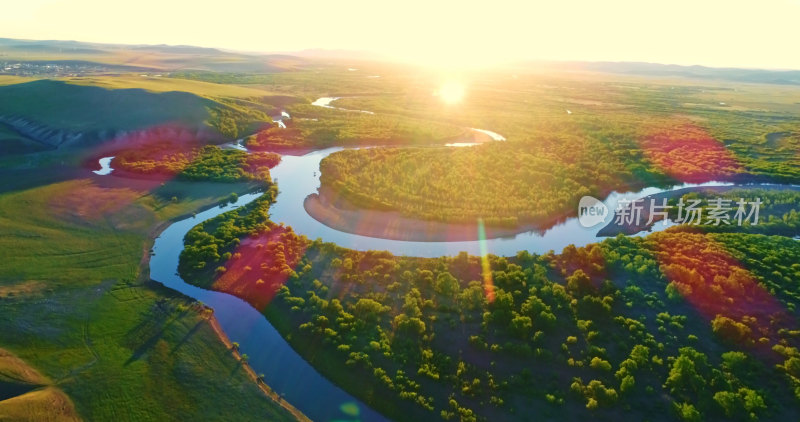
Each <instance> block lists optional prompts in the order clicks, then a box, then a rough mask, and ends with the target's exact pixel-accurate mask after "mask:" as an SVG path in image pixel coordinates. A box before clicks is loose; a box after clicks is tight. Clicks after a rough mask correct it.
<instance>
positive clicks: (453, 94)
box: [438, 81, 465, 104]
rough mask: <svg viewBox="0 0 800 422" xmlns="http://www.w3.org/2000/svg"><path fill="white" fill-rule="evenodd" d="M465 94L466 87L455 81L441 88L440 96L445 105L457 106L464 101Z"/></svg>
mask: <svg viewBox="0 0 800 422" xmlns="http://www.w3.org/2000/svg"><path fill="white" fill-rule="evenodd" d="M464 93H465V92H464V85H462V84H460V83H458V82H455V81H450V82H447V83H445V84H444V85H442V87H441V88H439V92H438V95H439V98H441V99H442V101H444V102H445V104H456V103H460V102H461V100H463V99H464Z"/></svg>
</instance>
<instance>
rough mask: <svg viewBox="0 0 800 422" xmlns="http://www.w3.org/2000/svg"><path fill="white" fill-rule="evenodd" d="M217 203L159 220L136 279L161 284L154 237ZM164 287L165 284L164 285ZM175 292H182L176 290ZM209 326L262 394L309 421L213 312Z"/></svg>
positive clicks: (144, 247) (300, 418) (151, 233)
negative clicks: (246, 356)
mask: <svg viewBox="0 0 800 422" xmlns="http://www.w3.org/2000/svg"><path fill="white" fill-rule="evenodd" d="M257 190H258V189H251V190H250V192H255V191H257ZM218 206H219V204H209V205H208V206H205V207H201V208H199V209H197V211H195V212H193V213H187V214H183V215H180V216H177V217H174V218H171V219H169V220H166V221H162V222H160V223H159V224H158V225H156V226H155V227H154V228H153V229H151V231H150V232H149V233H148V238H147V239H148V240H147V242H146V243H145V244H144V246H143V250H142V259H141V261H140V264H139V265H140V270H139V279H138V280H137V281H138V282H139V283H157V284H159V285H163V283H161V282H159V281H158V280H153V279H152V278H151V277H150V258H151V256H152V254H151V251H152V250H153V245H154V243H155V239H156V238H158V237H159V236H160V235H161V233H163V232H164V230H166V229H167V228H168V227H169V226H171V225H172V224H173V223H175V222H177V221H181V220H185V219H186V218H189V217H192V216H193V215H196V214H199V213H201V212H203V211H207V210H209V209H212V208H215V207H218ZM165 287H166V286H165ZM176 294H182V293H180V292H177V291H176ZM207 321H208V324H209V327H210V328H211V329H212V330H213V331H214V333H215V334H216V336H217V338H218V339H219V341H220V343H222V344H223V345H224V346H225V348H226V349H227V350H229V351H230V353H231V355H232V356H233V357H234V358H235V359H237V360H238V361H239V362H240V363H241V365H242V369H244V371H245V373H246V374H247V375H248V377H249V378H250V379H251V380H252V381H253V383H254V384H256V386H258V388H259V389H260V390H261V391H262V392H263V393H264V395H265V396H266V397H267V398H268V399H270V400H272V401H273V402H275V403H276V404H277V405H279V406H280V407H282V408H283V409H284V410H286V411H287V412H289V413H290V414H291V415H292V416H293V417H294V418H295V419H296V420H298V421H301V422H310V421H311V419H310V418H308V417H307V416H306V415H305V414H303V412H301V411H300V410H298V409H297V408H296V407H294V406H293V405H292V404H291V403H289V402H288V401H286V400H285V399H284V398H283V397H281V396H280V395H279V394H277V393H276V392H275V391H274V390H273V389H272V388H270V387H269V385H267V384H266V382H265V381H263V380H262V381H259V377H258V375H257V374H256V371H255V370H254V369H253V368H252V367H251V366H250V364H249V363H248V362H246V361H242V356H241V353H240V352H239V351H238V350H234V348H233V343H232V342H231V340H230V338H229V337H228V335H227V334H226V333H225V331H224V330H223V328H222V326H221V325H220V322H219V320H217V318H216V316H214V315H213V314H212V315H210V316H209V317H208V318H207Z"/></svg>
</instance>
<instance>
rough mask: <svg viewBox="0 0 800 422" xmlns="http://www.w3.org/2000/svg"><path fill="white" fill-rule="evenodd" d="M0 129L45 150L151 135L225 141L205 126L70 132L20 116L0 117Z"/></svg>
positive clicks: (161, 126)
mask: <svg viewBox="0 0 800 422" xmlns="http://www.w3.org/2000/svg"><path fill="white" fill-rule="evenodd" d="M0 126H5V127H7V128H9V129H11V130H12V131H14V132H17V133H18V134H20V135H22V136H24V137H25V138H27V139H29V140H30V141H33V142H36V143H38V144H40V145H42V146H43V147H44V148H46V149H57V148H65V147H89V146H95V145H98V144H100V143H106V142H112V141H115V140H121V139H129V138H132V139H138V138H142V137H151V136H153V133H154V132H157V133H158V135H159V136H161V137H169V138H175V139H185V138H187V137H191V138H192V139H196V140H200V141H205V142H222V141H224V140H226V139H227V138H224V137H222V136H221V135H220V134H219V133H218V132H217V131H216V130H214V129H213V128H211V127H210V126H208V125H207V124H203V125H200V126H198V127H188V126H186V125H169V124H167V125H160V126H155V127H149V128H142V129H137V130H119V129H93V130H85V131H70V130H65V129H60V128H54V127H50V126H47V125H44V124H41V123H39V122H36V121H33V120H31V119H28V118H26V117H22V116H8V115H2V114H0Z"/></svg>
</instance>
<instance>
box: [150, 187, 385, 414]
mask: <svg viewBox="0 0 800 422" xmlns="http://www.w3.org/2000/svg"><path fill="white" fill-rule="evenodd" d="M260 195H261V194H260V193H251V194H246V195H241V196H240V197H239V200H238V201H237V202H236V203H235V204H227V205H225V206H221V207H215V208H211V209H208V210H206V211H203V212H201V213H198V214H197V215H196V216H194V217H189V218H186V219H183V220H180V221H178V222H175V223H172V224H171V225H170V226H169V227H167V229H166V230H164V231H163V232H162V233H161V235H160V236H158V237H157V238H156V240H155V244H154V245H153V253H152V256H151V257H150V278H152V279H153V280H156V281H159V282H161V283H162V284H163V285H165V286H167V287H169V288H171V289H174V290H177V291H179V292H181V293H183V294H185V295H187V296H189V297H192V298H194V299H196V300H198V301H201V302H203V303H205V304H206V305H208V306H210V307H212V308H213V309H214V315H215V316H216V318H217V320H218V321H219V324H220V326H221V327H222V329H223V330H225V333H226V334H227V335H228V337H229V338H230V339H231V341H235V342H238V343H239V344H240V350H241V352H242V353H246V354H247V355H248V356H249V357H250V360H249V363H250V366H251V367H253V369H254V370H255V371H256V372H259V373H263V374H264V380H265V382H266V384H267V385H269V386H270V388H272V389H273V390H274V391H275V392H277V393H278V394H280V395H282V396H283V397H284V398H285V399H286V400H288V401H289V403H291V404H292V405H293V406H295V407H296V408H298V409H299V410H300V411H301V412H303V413H304V414H305V415H306V416H308V417H309V418H311V419H312V420H314V421H333V420H349V419H351V418H352V417H353V414H352V410H350V409H353V408H357V409H358V419H360V420H362V421H383V420H386V418H384V417H383V416H381V415H380V414H379V413H377V412H375V411H374V410H372V409H370V408H369V407H367V406H366V405H364V404H363V403H362V402H360V401H359V400H357V399H355V398H353V397H352V396H351V395H349V394H348V393H346V392H345V391H344V390H342V389H341V388H339V387H337V386H336V385H334V384H333V383H331V382H330V381H328V380H327V379H326V378H325V377H323V376H322V375H320V374H319V373H318V372H317V371H316V370H315V369H314V368H313V367H312V366H311V365H310V364H309V363H308V362H306V361H305V360H304V359H303V358H302V357H300V355H298V354H297V352H295V351H294V349H292V347H291V346H290V345H289V344H288V343H287V342H286V340H284V339H283V337H281V335H280V334H279V333H278V331H277V330H275V328H274V327H273V326H272V325H271V324H270V323H269V321H267V319H266V318H265V317H264V315H262V314H261V313H260V312H259V311H257V310H256V309H255V308H253V307H252V306H250V304H248V303H247V302H245V301H243V300H241V299H239V298H237V297H235V296H232V295H229V294H227V293H221V292H215V291H211V290H206V289H202V288H200V287H196V286H192V285H190V284H188V283H186V282H185V281H183V279H181V277H180V276H179V275H178V258H179V257H180V254H181V251H182V250H183V238H184V236H185V235H186V233H187V232H188V231H189V230H190V229H191V228H192V227H194V226H196V225H197V224H199V223H201V222H203V221H205V220H208V219H210V218H214V217H216V216H217V215H219V214H222V213H224V212H227V211H230V210H233V209H236V208H239V207H241V206H243V205H246V204H247V203H249V202H251V201H253V200H254V199H256V198H258V197H259V196H260ZM345 410H350V411H349V412H345Z"/></svg>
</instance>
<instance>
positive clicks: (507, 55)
mask: <svg viewBox="0 0 800 422" xmlns="http://www.w3.org/2000/svg"><path fill="white" fill-rule="evenodd" d="M6 2H7V4H6V5H3V6H2V10H3V13H2V14H0V37H8V38H25V39H60V40H77V41H90V42H103V43H124V44H184V45H196V46H203V47H217V48H225V49H234V50H244V51H257V52H288V51H298V50H304V49H313V48H322V49H346V50H359V51H367V52H377V53H380V54H382V55H383V56H386V57H389V58H393V59H400V60H406V61H410V62H414V63H418V64H423V65H430V66H443V67H448V66H449V67H459V66H462V67H463V66H480V65H491V64H498V63H503V62H510V61H518V60H528V59H542V60H587V61H646V62H657V63H670V64H682V65H693V64H700V65H707V66H717V67H724V66H733V67H753V68H770V69H800V55H799V54H796V53H795V50H796V48H797V47H796V41H797V40H800V35H798V32H797V22H798V21H799V20H800V0H761V1H749V0H725V1H719V0H670V1H654V0H585V1H584V0H550V1H524V0H517V1H507V0H491V1H481V2H472V1H469V0H461V1H450V0H441V1H437V0H401V1H395V0H384V1H380V0H337V1H331V0H328V1H303V0H286V1H283V2H274V1H269V0H266V1H265V0H262V1H258V0H255V1H250V0H225V1H214V2H203V1H199V0H195V1H184V0H177V1H171V0H137V1H130V2H114V1H108V0H25V1H8V0H6Z"/></svg>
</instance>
